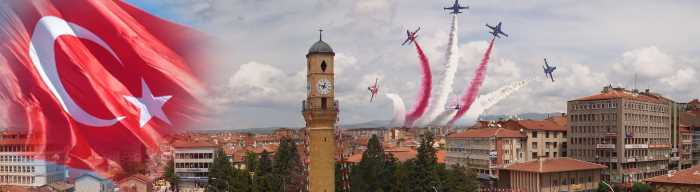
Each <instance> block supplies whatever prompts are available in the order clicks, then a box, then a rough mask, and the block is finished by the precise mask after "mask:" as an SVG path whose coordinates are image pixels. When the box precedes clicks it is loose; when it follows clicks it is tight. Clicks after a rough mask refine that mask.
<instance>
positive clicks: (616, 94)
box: [575, 88, 664, 103]
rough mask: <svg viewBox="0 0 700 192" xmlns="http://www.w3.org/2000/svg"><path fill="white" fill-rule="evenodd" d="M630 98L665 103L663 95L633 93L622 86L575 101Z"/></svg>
mask: <svg viewBox="0 0 700 192" xmlns="http://www.w3.org/2000/svg"><path fill="white" fill-rule="evenodd" d="M618 98H622V99H630V100H637V101H644V102H651V103H663V102H664V101H663V97H661V96H656V95H652V94H651V93H644V92H640V93H633V92H630V91H628V90H623V89H620V88H612V89H609V90H608V91H603V92H601V93H598V94H595V95H591V96H586V97H581V98H578V99H576V100H575V101H594V100H607V99H618Z"/></svg>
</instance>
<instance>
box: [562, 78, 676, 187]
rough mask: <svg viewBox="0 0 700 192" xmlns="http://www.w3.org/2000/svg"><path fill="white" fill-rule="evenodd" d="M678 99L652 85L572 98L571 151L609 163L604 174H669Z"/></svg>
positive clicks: (628, 177)
mask: <svg viewBox="0 0 700 192" xmlns="http://www.w3.org/2000/svg"><path fill="white" fill-rule="evenodd" d="M672 108H673V101H670V100H668V99H666V98H664V97H662V96H660V95H658V94H655V93H651V92H649V90H647V91H644V92H639V91H636V90H631V91H630V90H626V89H623V88H613V87H612V86H607V87H605V88H603V91H601V92H600V93H599V94H595V95H591V96H587V97H583V98H579V99H576V100H571V101H569V102H568V103H567V112H568V113H567V114H568V115H567V117H568V119H569V133H568V137H569V138H568V139H569V145H568V146H567V147H568V155H569V156H570V157H573V158H576V159H580V160H584V161H589V162H596V163H599V164H603V165H606V166H607V167H609V169H607V170H604V171H603V178H604V180H607V181H612V182H614V183H622V182H625V183H629V182H635V181H641V180H643V179H646V178H650V177H654V176H658V175H662V174H666V173H667V171H668V165H669V161H670V160H671V159H670V155H671V152H672V150H671V148H672V137H671V136H672V130H673V126H674V125H673V121H672V120H673V119H674V117H673V114H672V112H671V111H672V110H673V109H672Z"/></svg>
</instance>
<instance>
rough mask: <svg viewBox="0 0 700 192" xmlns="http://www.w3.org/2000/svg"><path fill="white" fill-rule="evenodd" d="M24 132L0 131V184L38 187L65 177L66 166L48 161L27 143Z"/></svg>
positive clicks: (62, 179) (33, 146)
mask: <svg viewBox="0 0 700 192" xmlns="http://www.w3.org/2000/svg"><path fill="white" fill-rule="evenodd" d="M26 139H27V136H26V134H23V133H17V132H9V131H5V132H2V133H0V185H13V186H23V187H40V186H44V185H48V184H51V183H53V182H58V181H64V180H65V179H66V168H65V167H64V166H62V165H58V164H54V163H49V162H47V161H45V160H41V159H46V158H43V157H41V156H40V154H37V153H35V152H33V151H34V148H35V147H38V146H36V145H32V144H28V143H27V141H26Z"/></svg>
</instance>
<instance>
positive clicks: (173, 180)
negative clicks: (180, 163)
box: [163, 159, 180, 192]
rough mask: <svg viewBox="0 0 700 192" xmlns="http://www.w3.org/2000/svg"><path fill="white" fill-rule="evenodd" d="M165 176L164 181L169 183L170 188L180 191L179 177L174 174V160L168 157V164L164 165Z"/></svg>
mask: <svg viewBox="0 0 700 192" xmlns="http://www.w3.org/2000/svg"><path fill="white" fill-rule="evenodd" d="M163 177H164V178H165V181H167V182H168V183H170V190H171V191H175V192H178V191H180V188H179V185H180V177H178V176H177V175H176V174H175V162H174V161H173V159H170V161H168V164H167V165H165V173H164V175H163Z"/></svg>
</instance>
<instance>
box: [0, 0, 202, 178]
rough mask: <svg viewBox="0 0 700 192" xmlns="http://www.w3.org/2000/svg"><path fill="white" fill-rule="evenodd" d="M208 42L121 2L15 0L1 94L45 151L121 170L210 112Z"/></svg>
mask: <svg viewBox="0 0 700 192" xmlns="http://www.w3.org/2000/svg"><path fill="white" fill-rule="evenodd" d="M76 5H79V6H76ZM203 40H204V35H202V34H201V33H200V32H198V31H195V30H192V29H189V28H187V27H184V26H180V25H178V24H175V23H171V22H169V21H166V20H163V19H160V18H157V17H155V16H152V15H149V14H148V13H146V12H144V11H142V10H139V9H137V8H135V7H133V6H131V5H129V4H126V3H124V2H121V1H101V0H81V1H75V0H53V1H49V0H43V1H42V0H38V1H8V2H5V3H4V4H3V5H0V61H1V62H2V65H0V74H2V77H0V100H2V101H3V102H1V103H5V104H7V106H6V107H7V108H8V109H7V110H8V111H10V112H11V113H12V114H11V115H9V116H10V117H9V118H8V119H9V121H10V124H11V125H13V126H15V127H17V129H20V130H24V131H26V132H27V134H28V135H27V139H26V143H27V144H29V145H33V146H36V147H34V148H33V152H36V153H37V154H39V155H37V158H43V159H46V160H51V161H55V162H58V163H64V164H66V165H67V166H69V167H75V168H82V169H88V170H92V171H95V172H97V173H100V174H102V175H103V176H106V177H113V176H115V175H118V174H120V173H123V169H124V167H122V165H124V164H125V163H126V162H128V161H137V162H143V161H144V160H146V159H147V158H148V156H149V154H151V155H152V154H157V153H158V152H159V151H160V146H161V144H162V143H163V142H165V140H164V138H163V137H164V136H165V135H167V134H170V133H173V132H175V131H177V130H178V129H181V128H185V127H188V126H189V125H191V124H192V123H195V122H197V121H198V120H201V119H202V117H201V116H202V115H201V114H203V113H204V112H205V111H206V110H205V109H204V106H203V104H202V102H201V99H202V98H203V97H205V96H206V87H205V86H204V82H202V80H201V78H200V76H201V75H198V74H199V73H198V70H199V68H202V67H203V66H201V65H200V66H197V65H194V64H195V63H198V62H197V58H198V55H197V48H199V47H198V44H200V43H202V42H203Z"/></svg>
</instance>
